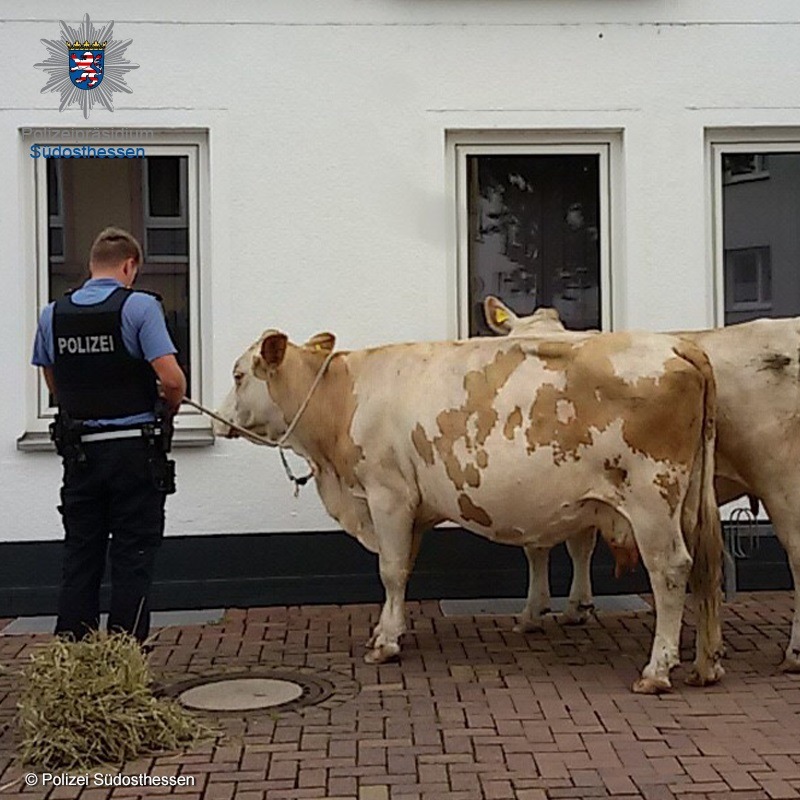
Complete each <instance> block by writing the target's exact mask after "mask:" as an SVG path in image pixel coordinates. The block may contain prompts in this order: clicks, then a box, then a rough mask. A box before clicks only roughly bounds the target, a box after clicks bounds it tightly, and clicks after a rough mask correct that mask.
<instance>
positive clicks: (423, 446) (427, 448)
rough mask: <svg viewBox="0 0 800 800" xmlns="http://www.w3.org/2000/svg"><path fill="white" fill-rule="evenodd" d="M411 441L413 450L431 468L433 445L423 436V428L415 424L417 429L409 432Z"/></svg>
mask: <svg viewBox="0 0 800 800" xmlns="http://www.w3.org/2000/svg"><path fill="white" fill-rule="evenodd" d="M411 441H412V442H413V443H414V448H415V449H416V451H417V453H419V455H420V458H422V460H423V461H424V462H425V463H426V464H427V465H428V466H429V467H432V466H433V462H434V456H433V445H432V444H431V442H430V440H429V439H428V437H427V436H426V435H425V428H423V427H422V425H420V424H419V422H418V423H417V427H416V428H414V430H413V431H411Z"/></svg>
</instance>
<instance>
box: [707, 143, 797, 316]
mask: <svg viewBox="0 0 800 800" xmlns="http://www.w3.org/2000/svg"><path fill="white" fill-rule="evenodd" d="M712 155H713V164H714V169H715V174H716V175H717V176H718V177H717V180H716V190H715V208H716V240H717V242H718V245H717V318H718V319H719V320H720V321H723V322H724V324H725V325H731V324H734V323H738V322H745V321H747V320H750V319H755V318H757V317H765V316H767V317H786V316H797V315H800V238H798V237H797V235H796V233H795V231H796V229H797V220H798V219H800V142H789V141H787V142H774V141H773V142H769V141H763V142H762V141H755V142H750V143H743V142H741V141H737V142H735V143H734V142H731V143H730V144H725V143H724V142H722V143H719V142H717V143H712Z"/></svg>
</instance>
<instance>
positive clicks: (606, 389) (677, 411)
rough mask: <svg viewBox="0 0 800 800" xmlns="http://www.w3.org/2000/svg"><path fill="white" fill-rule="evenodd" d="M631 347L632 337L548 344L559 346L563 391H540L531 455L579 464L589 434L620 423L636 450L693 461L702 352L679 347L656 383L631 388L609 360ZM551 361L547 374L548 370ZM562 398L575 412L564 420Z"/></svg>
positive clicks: (644, 381)
mask: <svg viewBox="0 0 800 800" xmlns="http://www.w3.org/2000/svg"><path fill="white" fill-rule="evenodd" d="M631 341H632V340H631V337H630V335H629V334H625V333H613V334H604V335H600V336H594V337H587V338H586V339H584V340H582V341H581V342H579V343H576V344H575V345H574V346H573V345H567V344H566V343H558V342H556V343H552V342H551V343H549V344H555V345H561V346H562V348H561V350H560V351H559V350H558V348H556V350H557V351H558V355H557V358H558V363H559V365H560V366H559V370H560V371H561V372H562V373H563V374H564V377H565V385H564V388H557V387H556V386H553V385H552V384H543V385H541V386H540V387H539V389H538V391H537V393H536V396H535V399H534V402H533V404H532V405H531V408H530V411H529V419H530V425H529V427H528V428H527V429H526V431H525V436H526V439H527V442H528V452H529V453H531V452H533V451H534V450H535V449H536V448H537V447H542V446H546V447H553V451H554V453H553V458H554V461H555V463H557V464H560V463H563V462H564V461H565V460H566V459H568V458H571V459H573V460H576V459H577V458H578V457H579V448H581V447H588V446H589V445H591V444H592V439H593V437H592V431H593V430H597V431H602V430H605V429H606V428H607V427H608V426H609V425H610V424H612V423H613V422H614V421H615V420H620V421H621V423H622V436H623V439H624V440H625V441H626V442H627V444H628V445H629V446H630V447H631V449H632V450H634V451H635V452H638V453H644V454H646V455H648V456H650V457H651V458H653V459H655V460H659V461H667V462H670V463H681V464H690V463H691V462H692V460H693V458H694V453H695V449H696V446H697V436H693V435H692V431H693V430H698V431H699V426H700V425H701V419H700V415H701V413H702V408H701V407H700V405H699V404H698V402H697V401H698V397H702V396H703V383H704V381H705V380H706V377H705V376H704V375H703V373H702V372H701V370H700V369H699V368H698V367H697V366H695V364H696V363H698V362H699V361H700V360H701V358H705V356H704V354H703V353H702V351H701V350H700V349H699V348H698V347H697V346H696V345H693V344H691V343H690V342H684V343H682V345H681V352H680V353H678V352H675V351H674V353H675V354H674V356H673V357H671V358H667V359H666V361H665V362H664V364H663V365H662V368H663V372H662V374H661V375H659V376H658V378H650V377H642V378H638V379H636V380H633V381H630V382H629V381H627V380H625V379H623V378H621V377H619V376H617V375H616V374H615V373H614V367H613V363H612V361H611V356H612V355H613V354H614V353H620V352H623V353H624V352H625V351H626V350H627V349H629V348H630V346H631ZM567 349H568V350H569V353H568V352H567ZM539 351H540V352H539V353H538V354H539V357H540V358H541V357H542V351H544V348H542V347H541V346H540V347H539ZM687 351H688V356H689V357H687ZM568 355H569V356H570V357H569V358H568V357H567V356H568ZM695 357H696V359H695ZM554 363H555V362H552V363H551V364H548V365H547V366H548V368H550V369H553V364H554ZM561 400H568V401H570V402H571V403H572V405H573V406H574V408H575V416H574V417H573V418H571V419H569V420H568V421H567V422H560V421H559V419H558V414H557V404H558V402H559V401H561Z"/></svg>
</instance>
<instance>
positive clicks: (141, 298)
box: [122, 292, 178, 361]
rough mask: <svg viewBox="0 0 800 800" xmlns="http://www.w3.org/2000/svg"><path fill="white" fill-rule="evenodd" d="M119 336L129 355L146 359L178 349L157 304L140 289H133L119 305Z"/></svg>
mask: <svg viewBox="0 0 800 800" xmlns="http://www.w3.org/2000/svg"><path fill="white" fill-rule="evenodd" d="M122 338H123V340H124V342H125V346H126V347H127V348H128V352H129V353H130V354H131V355H133V356H137V357H139V358H144V359H145V360H147V361H154V360H155V359H157V358H161V356H167V355H172V354H175V353H177V352H178V349H177V348H176V347H175V345H174V344H173V342H172V338H171V337H170V335H169V331H168V330H167V323H166V320H165V319H164V310H163V309H162V308H161V303H159V302H158V300H156V298H155V297H153V296H152V295H150V294H145V293H144V292H134V293H133V294H132V295H131V296H130V297H129V298H128V301H127V302H126V303H125V305H124V306H123V307H122Z"/></svg>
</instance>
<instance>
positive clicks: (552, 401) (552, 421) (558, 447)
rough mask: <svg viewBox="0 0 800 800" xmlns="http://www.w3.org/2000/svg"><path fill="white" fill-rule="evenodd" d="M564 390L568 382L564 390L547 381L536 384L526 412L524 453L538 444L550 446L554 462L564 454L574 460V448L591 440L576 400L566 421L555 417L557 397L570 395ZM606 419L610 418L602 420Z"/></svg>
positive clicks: (556, 415)
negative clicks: (528, 423)
mask: <svg viewBox="0 0 800 800" xmlns="http://www.w3.org/2000/svg"><path fill="white" fill-rule="evenodd" d="M568 391H569V386H567V389H566V390H562V389H557V388H556V387H555V386H553V384H551V383H545V384H543V385H542V386H540V387H539V390H538V391H537V392H536V399H535V400H534V401H533V405H532V406H531V409H530V412H529V418H530V422H531V424H530V425H529V426H528V428H527V430H526V431H525V438H526V439H527V441H528V453H532V452H533V451H534V450H535V449H536V448H537V447H539V446H542V445H545V446H549V447H552V448H553V462H554V463H555V464H563V463H564V462H565V461H566V460H567V459H568V458H572V459H573V460H576V459H577V458H578V448H579V447H580V446H581V445H583V446H587V447H588V446H589V445H590V444H591V443H592V433H591V431H590V430H589V425H588V424H587V420H586V419H585V418H583V416H582V415H581V413H580V406H579V405H578V404H577V403H574V405H575V409H576V414H575V416H574V417H573V418H572V419H571V420H569V422H560V421H559V419H558V413H557V409H556V407H557V405H558V403H559V401H560V400H564V399H566V398H567V397H570V395H568V394H567V392H568ZM608 422H610V420H608V421H607V422H606V424H608ZM603 427H605V425H603Z"/></svg>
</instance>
